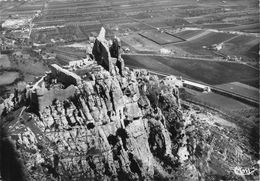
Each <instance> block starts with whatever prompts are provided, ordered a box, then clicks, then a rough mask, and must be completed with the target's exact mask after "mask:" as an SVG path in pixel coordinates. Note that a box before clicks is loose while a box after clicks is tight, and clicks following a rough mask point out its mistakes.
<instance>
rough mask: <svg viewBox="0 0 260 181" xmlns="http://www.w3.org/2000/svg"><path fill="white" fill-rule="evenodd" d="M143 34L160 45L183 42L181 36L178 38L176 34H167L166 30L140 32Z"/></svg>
mask: <svg viewBox="0 0 260 181" xmlns="http://www.w3.org/2000/svg"><path fill="white" fill-rule="evenodd" d="M140 35H141V36H143V37H145V38H147V39H149V40H151V41H153V42H155V43H157V44H159V45H165V44H169V43H177V42H182V41H183V40H182V39H180V38H177V37H175V36H172V35H169V34H166V33H164V32H162V33H161V32H159V31H156V30H154V31H146V32H143V33H140Z"/></svg>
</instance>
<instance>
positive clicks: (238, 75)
mask: <svg viewBox="0 0 260 181" xmlns="http://www.w3.org/2000/svg"><path fill="white" fill-rule="evenodd" d="M122 57H123V58H124V60H125V62H126V65H130V66H136V67H140V68H147V69H150V70H154V71H158V72H161V73H166V74H174V75H180V76H183V77H187V78H191V79H194V80H198V81H201V82H205V83H208V84H211V85H216V84H224V83H229V82H241V81H244V83H245V84H246V83H248V84H250V85H252V86H255V87H258V79H256V77H258V75H259V72H258V71H257V70H256V69H253V68H251V67H248V66H246V65H243V64H237V63H229V62H216V61H205V60H197V59H188V58H187V59H185V58H171V57H161V56H139V55H123V56H122ZM166 67H168V68H166ZM178 72H179V73H178Z"/></svg>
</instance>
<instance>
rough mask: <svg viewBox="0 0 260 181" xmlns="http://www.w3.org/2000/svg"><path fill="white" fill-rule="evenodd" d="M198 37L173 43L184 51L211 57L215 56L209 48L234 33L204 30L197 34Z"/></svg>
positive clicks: (231, 36)
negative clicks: (202, 34)
mask: <svg viewBox="0 0 260 181" xmlns="http://www.w3.org/2000/svg"><path fill="white" fill-rule="evenodd" d="M197 36H198V38H195V39H193V38H192V40H190V41H185V42H180V43H177V44H174V46H177V47H179V48H181V49H183V50H184V51H186V52H189V53H190V54H194V55H201V56H205V55H206V56H207V55H210V56H212V57H214V56H215V54H214V52H213V51H212V50H211V49H210V48H211V47H212V45H214V44H220V43H222V42H224V41H227V40H228V39H231V38H233V37H235V36H236V35H234V34H229V33H219V32H205V34H204V36H201V35H197Z"/></svg>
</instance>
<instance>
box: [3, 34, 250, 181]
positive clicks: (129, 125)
mask: <svg viewBox="0 0 260 181" xmlns="http://www.w3.org/2000/svg"><path fill="white" fill-rule="evenodd" d="M105 41H106V40H105V39H104V38H98V39H97V40H96V45H98V47H97V48H98V50H95V47H94V50H93V52H96V53H99V54H100V55H99V56H95V58H96V59H97V63H98V64H100V65H97V64H96V63H95V62H93V63H92V64H90V65H88V67H87V69H88V71H87V72H88V74H87V75H88V76H86V77H85V78H82V80H81V81H80V82H78V83H77V84H76V85H70V87H67V88H66V87H65V88H62V87H63V86H58V85H60V84H62V83H61V82H65V80H62V81H61V82H57V79H55V76H53V75H49V77H48V78H46V79H45V81H47V80H48V82H46V83H44V82H43V83H41V86H43V85H44V88H42V87H41V86H40V85H39V86H35V87H34V90H27V91H26V90H24V91H20V92H17V93H16V94H15V95H14V96H13V97H11V98H10V99H9V100H7V103H6V104H5V107H6V108H5V110H4V115H5V116H4V119H5V127H6V128H7V129H8V131H9V134H10V136H11V137H8V136H4V137H5V138H8V139H9V140H10V144H12V145H13V147H14V148H15V149H16V151H17V154H18V155H19V156H17V160H18V161H19V163H22V164H21V165H23V168H21V170H26V171H23V172H22V173H23V175H25V176H24V177H25V179H24V180H46V181H47V180H48V181H49V180H187V181H188V180H199V179H202V180H203V179H205V178H207V177H206V176H207V174H208V173H210V171H209V169H210V166H209V164H208V161H210V160H211V158H212V156H213V157H214V158H215V157H216V155H218V154H217V153H214V150H212V149H211V144H212V142H211V141H210V140H211V138H212V137H213V138H212V139H215V138H214V134H213V133H211V131H212V130H215V132H220V131H219V130H218V129H215V127H214V126H212V125H211V126H209V125H208V123H205V124H204V123H199V121H200V120H199V119H200V118H197V117H196V116H195V113H191V111H188V112H183V109H182V108H181V105H180V99H179V90H178V88H177V87H176V86H175V82H174V79H171V78H170V77H167V78H165V79H163V80H159V79H158V77H157V76H154V75H150V74H149V73H148V72H147V71H146V70H133V71H130V70H129V69H128V68H124V66H123V60H122V59H121V58H120V56H117V55H118V54H119V53H118V46H116V45H114V46H112V47H113V48H110V51H111V49H112V51H113V55H114V57H113V58H112V57H111V56H110V52H109V48H108V47H106V46H107V44H106V42H105ZM114 42H117V41H114ZM117 45H118V44H117ZM103 51H105V52H103ZM103 55H105V56H103ZM114 58H115V59H114ZM103 64H105V65H109V66H104V67H102V66H101V65H103ZM55 75H56V76H57V75H59V73H57V72H55ZM50 79H53V80H55V81H52V80H50ZM50 82H52V83H50ZM53 82H54V83H53ZM67 83H68V82H67ZM39 84H40V83H39ZM45 85H46V87H45ZM66 86H69V85H66ZM68 88H70V89H73V91H72V93H73V94H72V93H71V91H70V94H66V96H62V95H60V94H59V92H62V90H64V91H65V90H67V89H68ZM42 90H44V91H42ZM32 92H33V94H32ZM35 92H36V93H37V92H38V96H39V95H41V96H40V98H36V101H35V104H30V101H32V99H34V98H32V97H31V96H30V95H35ZM55 92H56V93H55ZM49 95H51V96H49ZM57 95H58V96H57ZM36 97H37V96H36ZM45 98H48V99H50V100H48V101H47V100H44V99H45ZM28 100H29V103H28ZM26 106H27V107H26ZM35 107H40V109H39V108H38V109H35ZM8 112H9V114H7V113H8ZM204 129H206V130H207V131H208V132H207V133H209V134H205V135H204V133H203V132H202V130H204ZM223 139H224V140H227V138H226V137H225V136H224V138H223ZM214 144H215V143H214ZM227 144H229V143H227ZM213 146H214V145H213ZM234 147H236V146H234ZM225 152H226V151H225ZM5 154H8V153H5ZM225 154H226V153H225ZM2 155H3V154H2ZM233 157H234V156H233ZM233 157H232V155H231V160H232V159H233ZM229 159H230V158H229ZM1 160H4V159H0V161H1ZM225 160H227V158H225ZM244 160H246V159H244ZM1 163H2V166H3V167H4V164H7V163H3V162H1ZM231 163H232V162H231V161H228V164H224V165H225V166H227V167H225V169H226V168H227V173H230V171H231V170H230V168H229V167H232V166H233V165H234V164H233V163H232V164H231ZM203 165H205V168H202V167H203ZM207 169H208V170H207ZM1 171H3V170H2V169H1ZM224 174H226V172H225V173H224ZM3 177H4V176H3ZM6 178H7V179H8V178H9V177H8V176H6ZM230 178H233V177H230ZM9 179H10V178H9ZM206 180H207V179H206Z"/></svg>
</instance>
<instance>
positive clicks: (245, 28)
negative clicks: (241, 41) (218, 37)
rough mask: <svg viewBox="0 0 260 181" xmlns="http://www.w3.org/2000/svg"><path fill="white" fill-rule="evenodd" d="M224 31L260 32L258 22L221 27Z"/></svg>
mask: <svg viewBox="0 0 260 181" xmlns="http://www.w3.org/2000/svg"><path fill="white" fill-rule="evenodd" d="M223 30H225V31H242V32H247V33H260V24H259V23H254V24H246V25H239V26H233V27H227V28H223Z"/></svg>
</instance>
